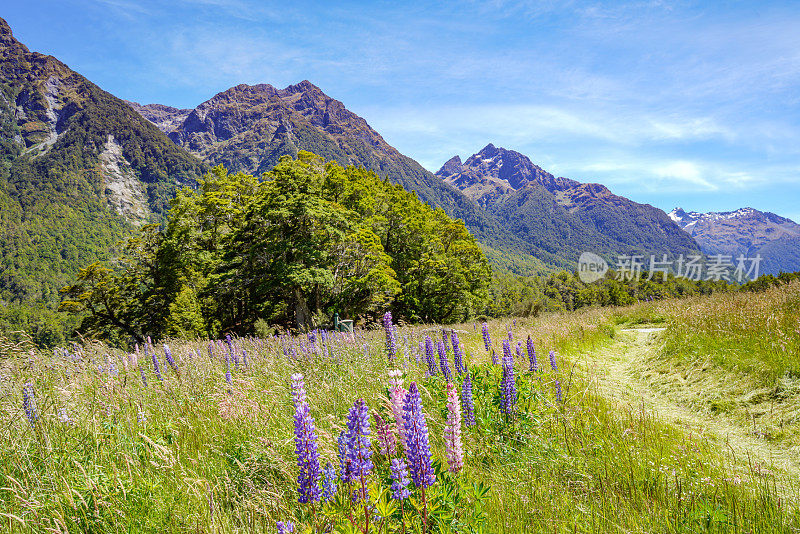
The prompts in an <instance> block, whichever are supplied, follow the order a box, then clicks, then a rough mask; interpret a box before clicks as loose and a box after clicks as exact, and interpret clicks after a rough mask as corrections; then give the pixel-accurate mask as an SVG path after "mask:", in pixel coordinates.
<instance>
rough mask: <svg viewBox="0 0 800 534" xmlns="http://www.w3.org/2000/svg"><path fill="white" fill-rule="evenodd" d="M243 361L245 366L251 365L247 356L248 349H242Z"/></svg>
mask: <svg viewBox="0 0 800 534" xmlns="http://www.w3.org/2000/svg"><path fill="white" fill-rule="evenodd" d="M242 363H243V364H244V366H245V367H250V362H249V360H248V358H247V351H246V350H244V349H242Z"/></svg>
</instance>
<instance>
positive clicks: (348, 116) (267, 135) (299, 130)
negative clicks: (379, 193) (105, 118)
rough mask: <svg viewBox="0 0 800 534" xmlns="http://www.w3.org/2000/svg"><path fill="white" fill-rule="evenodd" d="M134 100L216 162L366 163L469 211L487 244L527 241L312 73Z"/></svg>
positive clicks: (231, 166) (461, 214)
mask: <svg viewBox="0 0 800 534" xmlns="http://www.w3.org/2000/svg"><path fill="white" fill-rule="evenodd" d="M129 105H131V107H133V109H135V110H136V111H138V112H139V113H140V114H141V115H142V116H143V117H144V118H146V119H148V120H149V121H151V122H152V123H153V124H155V125H156V126H158V128H159V129H161V131H163V132H164V133H166V134H167V135H168V136H169V138H170V139H172V141H173V142H174V143H175V144H176V145H179V146H181V147H183V148H185V149H186V150H188V151H189V152H191V153H192V154H194V155H196V156H197V157H199V158H200V159H202V160H203V161H204V162H206V163H208V164H210V165H217V164H222V165H224V166H225V167H226V168H227V169H228V170H230V171H233V172H236V171H243V172H247V173H250V174H255V175H258V174H261V173H262V172H265V171H268V170H270V169H271V168H272V167H273V166H274V165H275V164H276V163H277V162H278V160H279V159H280V157H281V156H283V155H286V154H288V155H290V156H295V155H296V154H297V152H298V151H299V150H309V151H311V152H314V153H315V154H318V155H320V156H322V157H324V158H325V159H327V160H335V161H337V162H339V163H340V164H342V165H356V166H364V167H366V168H367V169H370V170H373V171H375V172H376V173H378V174H379V175H381V176H386V177H388V178H389V179H390V180H391V181H393V182H394V183H397V184H400V185H401V186H403V187H404V188H405V189H407V190H409V191H415V192H416V193H417V195H418V196H419V197H420V199H422V200H423V201H425V202H427V203H429V204H431V205H432V206H436V207H440V208H442V209H443V210H444V211H445V212H447V214H448V215H450V216H453V217H457V218H460V219H463V220H464V222H465V223H466V225H467V226H468V227H469V229H470V231H471V232H472V233H473V234H474V235H475V236H476V237H477V238H478V239H480V240H481V241H482V242H483V243H485V244H487V245H490V246H496V247H499V248H520V247H521V246H522V247H523V248H524V245H523V244H521V243H519V242H518V241H517V240H516V239H515V238H514V237H513V236H508V235H504V232H502V231H501V229H500V228H499V227H498V226H497V223H496V222H495V221H493V220H492V219H491V218H490V217H489V216H488V215H487V214H486V213H485V212H484V211H483V210H481V209H480V207H479V206H478V205H477V203H476V202H474V201H473V200H471V199H470V198H468V197H467V196H465V195H464V194H463V193H462V192H461V191H459V190H458V189H457V188H455V187H452V186H450V185H449V184H445V183H443V182H442V181H441V180H440V179H439V178H437V177H436V176H434V175H433V174H432V173H431V172H429V171H427V170H426V169H424V168H423V167H422V166H421V165H420V164H419V163H417V162H416V161H414V160H413V159H411V158H409V157H407V156H404V155H403V154H401V153H400V152H398V151H397V149H395V148H394V147H392V146H391V145H389V144H388V143H387V142H386V141H385V140H384V139H383V137H381V135H380V134H379V133H378V132H376V131H375V130H373V129H372V128H371V127H370V125H369V124H367V121H366V120H364V119H363V118H361V117H359V116H358V115H356V114H355V113H352V112H351V111H349V110H348V109H347V108H346V107H345V106H344V104H342V103H341V102H339V101H338V100H335V99H333V98H331V97H329V96H328V95H326V94H325V93H323V92H322V90H320V88H319V87H317V86H315V85H314V84H312V83H311V82H309V81H307V80H306V81H302V82H300V83H298V84H295V85H290V86H288V87H286V88H284V89H277V88H275V87H273V86H272V85H269V84H259V85H245V84H241V85H237V86H236V87H231V88H230V89H228V90H227V91H223V92H221V93H219V94H217V95H215V96H214V97H212V98H211V99H209V100H207V101H206V102H203V103H202V104H200V105H199V106H197V107H196V108H194V109H192V110H180V109H176V108H171V107H169V106H163V105H159V104H148V105H145V106H142V105H139V104H136V103H129Z"/></svg>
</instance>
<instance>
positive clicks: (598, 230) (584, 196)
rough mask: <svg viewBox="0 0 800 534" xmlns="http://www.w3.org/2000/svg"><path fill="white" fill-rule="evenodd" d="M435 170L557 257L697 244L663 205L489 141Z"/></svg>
mask: <svg viewBox="0 0 800 534" xmlns="http://www.w3.org/2000/svg"><path fill="white" fill-rule="evenodd" d="M436 175H437V176H439V177H440V178H442V179H443V180H444V181H445V182H446V183H449V184H452V185H454V186H455V187H458V188H459V189H460V190H461V191H463V192H464V193H465V194H466V195H467V196H468V197H470V198H472V199H474V200H475V201H476V202H477V203H478V204H479V205H480V206H481V207H482V208H483V209H484V210H486V212H487V213H489V214H491V215H492V217H493V218H494V219H495V220H498V221H499V222H500V223H501V224H502V225H503V227H504V228H507V229H508V230H509V231H510V232H512V233H514V234H515V235H517V236H519V237H520V238H522V239H525V240H526V242H528V243H530V244H531V245H532V246H533V247H534V248H535V254H536V256H537V257H539V258H542V259H544V260H545V261H546V262H548V263H550V264H555V265H563V266H565V267H574V262H575V260H576V258H577V257H578V256H579V255H580V253H581V252H583V251H592V252H596V253H598V254H602V255H606V256H610V255H614V254H640V253H641V254H649V253H653V254H662V253H667V254H681V253H688V252H697V251H698V247H697V244H696V243H695V242H694V240H692V238H691V237H690V236H689V235H687V234H686V233H685V232H682V231H681V229H680V228H679V227H678V226H676V225H675V223H674V222H673V221H672V220H671V219H670V218H669V217H667V215H666V214H665V213H664V212H663V211H661V210H659V209H657V208H654V207H653V206H650V205H648V204H638V203H636V202H633V201H631V200H628V199H627V198H624V197H621V196H619V195H615V194H613V193H612V192H611V191H609V190H608V188H606V187H605V186H603V185H600V184H585V183H580V182H576V181H575V180H570V179H568V178H557V177H555V176H553V175H552V174H550V173H548V172H547V171H545V170H543V169H542V168H540V167H538V166H536V165H534V164H533V163H532V162H531V160H530V159H529V158H528V157H527V156H525V155H523V154H520V153H519V152H514V151H513V150H506V149H504V148H498V147H495V146H494V145H492V144H489V145H487V146H486V147H484V148H483V149H482V150H481V151H480V152H478V153H477V154H473V155H472V156H470V157H469V158H468V159H467V160H466V161H465V162H463V163H462V162H461V158H460V157H459V156H454V157H453V158H451V159H450V160H448V161H447V162H446V163H445V164H444V165H443V166H442V168H441V169H439V171H438V172H437V173H436Z"/></svg>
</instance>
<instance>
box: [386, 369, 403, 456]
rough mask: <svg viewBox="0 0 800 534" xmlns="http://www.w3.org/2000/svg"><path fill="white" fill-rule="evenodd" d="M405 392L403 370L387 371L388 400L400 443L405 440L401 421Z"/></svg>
mask: <svg viewBox="0 0 800 534" xmlns="http://www.w3.org/2000/svg"><path fill="white" fill-rule="evenodd" d="M406 393H407V392H406V388H404V387H403V371H401V370H400V369H395V370H393V371H389V401H390V404H391V407H392V415H394V421H395V424H396V425H397V435H398V437H399V438H400V443H405V442H406V434H405V423H404V422H403V403H404V402H405V400H406Z"/></svg>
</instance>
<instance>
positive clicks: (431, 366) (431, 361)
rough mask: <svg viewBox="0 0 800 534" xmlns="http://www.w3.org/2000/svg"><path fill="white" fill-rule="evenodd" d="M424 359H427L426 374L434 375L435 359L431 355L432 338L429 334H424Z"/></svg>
mask: <svg viewBox="0 0 800 534" xmlns="http://www.w3.org/2000/svg"><path fill="white" fill-rule="evenodd" d="M425 359H426V360H427V361H428V374H430V375H431V376H435V375H436V373H437V371H436V360H435V359H434V357H433V340H432V339H431V336H425Z"/></svg>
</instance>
